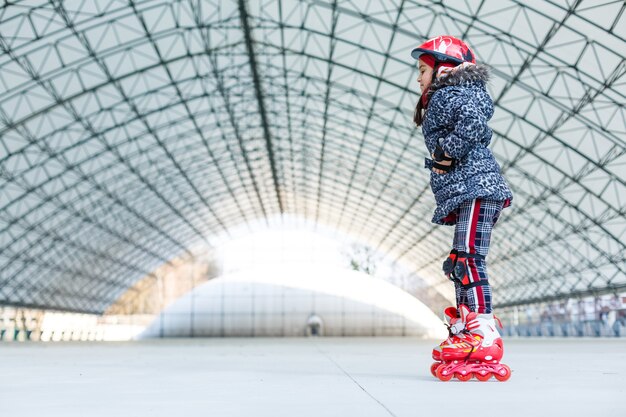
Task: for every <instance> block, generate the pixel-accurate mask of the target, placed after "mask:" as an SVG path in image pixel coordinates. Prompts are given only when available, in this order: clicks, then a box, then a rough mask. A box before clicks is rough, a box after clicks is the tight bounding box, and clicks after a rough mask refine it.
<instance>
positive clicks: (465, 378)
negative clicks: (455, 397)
mask: <svg viewBox="0 0 626 417" xmlns="http://www.w3.org/2000/svg"><path fill="white" fill-rule="evenodd" d="M454 376H455V377H456V379H458V380H459V381H463V382H465V381H469V380H470V379H472V377H473V376H474V375H472V372H468V373H466V374H465V375H463V374H460V373H458V372H457V373H455V374H454Z"/></svg>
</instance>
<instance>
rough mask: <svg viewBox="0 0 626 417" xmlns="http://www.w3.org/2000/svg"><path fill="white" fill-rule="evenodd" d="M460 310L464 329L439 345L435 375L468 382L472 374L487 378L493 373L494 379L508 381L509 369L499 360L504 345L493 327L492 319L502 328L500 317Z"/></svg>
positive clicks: (482, 378)
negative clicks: (439, 361) (439, 362)
mask: <svg viewBox="0 0 626 417" xmlns="http://www.w3.org/2000/svg"><path fill="white" fill-rule="evenodd" d="M460 313H461V318H460V320H461V322H463V323H465V329H464V330H463V331H462V332H461V333H459V334H457V335H455V336H454V337H453V338H452V339H448V340H447V341H446V342H444V343H442V344H441V345H440V346H439V348H440V352H439V354H438V356H439V358H440V360H441V364H439V366H437V367H436V368H435V375H436V376H437V378H439V379H440V380H441V381H449V380H450V379H452V378H453V377H455V378H456V379H458V380H460V381H468V380H470V379H472V378H473V377H475V378H476V379H478V380H479V381H487V380H489V379H490V378H491V376H492V375H493V376H494V377H495V378H496V379H497V380H498V381H506V380H508V379H509V378H510V377H511V369H510V368H509V367H508V366H507V365H505V364H502V363H500V360H501V359H502V356H503V354H504V344H503V343H502V338H501V337H500V333H498V330H497V328H496V321H497V322H498V323H499V324H500V327H502V325H501V323H500V320H498V319H497V318H496V317H494V315H493V314H476V313H474V312H469V313H468V310H467V308H463V309H460ZM435 349H437V348H435ZM433 357H435V350H433ZM433 367H434V364H433Z"/></svg>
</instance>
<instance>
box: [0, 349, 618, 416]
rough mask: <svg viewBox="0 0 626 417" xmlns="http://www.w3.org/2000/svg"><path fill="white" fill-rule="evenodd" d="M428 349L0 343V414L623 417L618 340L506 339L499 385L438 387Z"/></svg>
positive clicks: (454, 383)
mask: <svg viewBox="0 0 626 417" xmlns="http://www.w3.org/2000/svg"><path fill="white" fill-rule="evenodd" d="M433 343H434V342H432V341H424V340H418V339H408V338H405V339H401V338H375V339H361V338H359V339H352V338H344V339H179V340H155V341H142V342H136V343H48V344H46V343H31V344H24V343H4V344H0V416H12V417H21V416H28V417H31V416H43V415H45V416H46V417H56V416H59V417H69V416H80V417H86V416H115V417H122V416H132V417H141V416H168V417H171V416H185V417H192V416H203V417H206V416H216V417H218V416H219V417H228V416H259V417H263V416H272V417H280V416H289V417H293V416H298V417H308V416H341V417H352V416H358V417H369V416H372V417H378V416H381V417H382V416H398V417H399V416H411V417H414V416H435V415H442V414H443V413H446V414H447V413H449V412H454V413H455V415H477V414H476V412H475V411H479V413H478V414H479V415H485V416H503V417H508V416H513V417H515V416H523V417H530V416H533V417H535V416H557V415H558V416H560V415H567V416H568V417H571V416H586V417H592V416H603V417H612V416H615V417H617V416H620V417H624V416H626V340H624V339H622V340H619V339H583V340H581V339H578V340H577V339H505V343H506V354H505V359H506V360H505V361H504V362H505V363H507V364H509V365H510V366H511V368H512V369H513V375H512V377H511V379H510V380H509V381H508V382H504V383H502V382H497V381H495V380H494V379H492V380H490V381H489V382H486V383H481V382H477V381H472V382H459V381H456V380H452V381H451V382H440V381H438V380H436V379H435V378H433V377H432V376H431V375H430V371H429V366H430V364H431V360H430V350H431V347H432V345H433ZM464 410H465V411H464ZM472 410H474V411H472ZM457 413H458V414H457Z"/></svg>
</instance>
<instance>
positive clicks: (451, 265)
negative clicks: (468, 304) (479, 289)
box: [443, 250, 485, 288]
mask: <svg viewBox="0 0 626 417" xmlns="http://www.w3.org/2000/svg"><path fill="white" fill-rule="evenodd" d="M470 258H474V259H483V260H484V259H485V257H484V256H483V255H479V254H477V253H467V252H460V251H456V250H453V251H452V252H450V256H448V259H446V260H445V261H444V263H443V271H444V272H445V273H446V276H447V277H448V278H449V279H450V280H452V281H458V282H459V283H460V284H461V285H462V286H463V287H464V288H471V287H475V286H477V285H484V284H485V283H482V284H479V282H482V281H478V282H474V283H472V282H470V278H469V274H468V273H467V271H468V269H469V266H468V264H467V261H468V259H470Z"/></svg>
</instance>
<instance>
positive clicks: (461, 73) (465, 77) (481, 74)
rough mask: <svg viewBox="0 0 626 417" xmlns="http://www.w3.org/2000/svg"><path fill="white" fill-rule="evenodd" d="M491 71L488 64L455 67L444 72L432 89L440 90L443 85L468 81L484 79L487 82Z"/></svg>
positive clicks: (434, 82)
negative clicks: (446, 72)
mask: <svg viewBox="0 0 626 417" xmlns="http://www.w3.org/2000/svg"><path fill="white" fill-rule="evenodd" d="M490 76H491V71H490V69H489V67H488V66H487V65H484V64H476V65H467V66H462V67H461V68H457V69H453V70H452V71H450V72H449V73H448V74H443V75H441V76H439V77H438V78H436V79H435V81H433V83H432V84H431V86H430V90H431V91H435V90H438V89H440V88H443V87H448V86H452V85H460V84H463V83H466V82H475V81H482V82H483V83H486V82H487V81H489V78H490Z"/></svg>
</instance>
